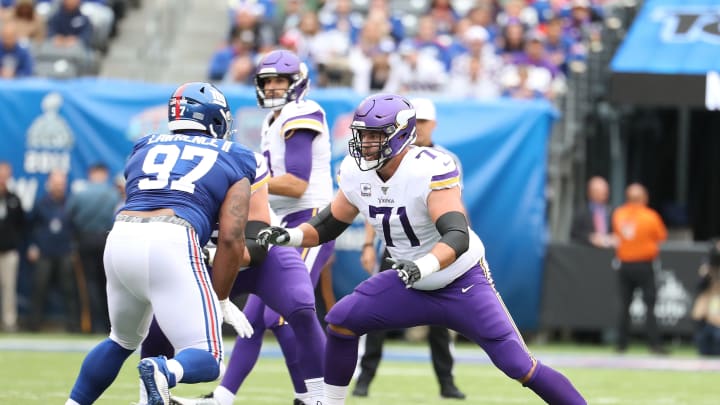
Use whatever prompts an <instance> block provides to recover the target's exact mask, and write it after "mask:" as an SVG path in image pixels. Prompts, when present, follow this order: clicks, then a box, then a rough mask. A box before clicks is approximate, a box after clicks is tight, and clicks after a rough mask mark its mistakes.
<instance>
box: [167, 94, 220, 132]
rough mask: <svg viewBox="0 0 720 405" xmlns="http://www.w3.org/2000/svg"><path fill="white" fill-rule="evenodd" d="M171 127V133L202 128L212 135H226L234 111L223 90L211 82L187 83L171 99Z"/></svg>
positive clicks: (169, 112)
mask: <svg viewBox="0 0 720 405" xmlns="http://www.w3.org/2000/svg"><path fill="white" fill-rule="evenodd" d="M168 107H169V109H168V128H169V129H170V131H172V132H177V131H183V130H191V131H192V130H194V131H203V132H205V133H206V134H207V135H208V136H212V137H213V138H221V139H223V138H227V137H228V136H229V135H230V128H231V127H232V113H231V112H230V108H228V103H227V100H226V99H225V96H224V95H223V93H222V92H221V91H220V90H218V89H217V88H216V87H215V86H213V85H212V84H210V83H203V82H191V83H185V84H183V85H181V86H180V87H178V88H177V90H175V92H173V95H172V96H171V97H170V100H169V101H168Z"/></svg>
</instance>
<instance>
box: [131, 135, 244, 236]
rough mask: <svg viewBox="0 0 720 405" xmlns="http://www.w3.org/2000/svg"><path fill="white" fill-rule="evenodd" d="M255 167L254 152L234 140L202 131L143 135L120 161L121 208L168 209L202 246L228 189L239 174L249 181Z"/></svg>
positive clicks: (140, 209)
mask: <svg viewBox="0 0 720 405" xmlns="http://www.w3.org/2000/svg"><path fill="white" fill-rule="evenodd" d="M255 167H256V165H255V156H254V155H253V153H252V152H251V151H250V150H248V149H247V148H245V147H243V146H241V145H240V144H237V143H233V142H230V141H226V140H223V139H217V138H211V137H208V136H205V135H192V134H153V135H148V136H146V137H144V138H142V139H139V140H138V141H137V142H136V143H135V146H134V148H133V151H132V154H131V155H130V157H129V158H128V162H127V164H126V166H125V178H126V180H127V182H126V190H127V198H126V203H125V205H124V206H123V207H122V208H121V210H132V211H151V210H156V209H160V208H171V209H173V210H174V211H175V215H177V216H179V217H181V218H183V219H185V220H187V221H188V222H190V224H192V226H193V228H195V231H196V232H197V233H198V237H199V239H200V243H201V245H205V243H207V241H208V239H210V233H211V231H212V224H215V223H216V222H217V221H218V211H219V210H220V206H221V204H222V202H223V201H224V199H225V194H226V193H227V190H228V189H229V188H230V187H231V186H232V185H233V184H235V183H236V182H238V181H239V180H241V179H243V178H247V179H248V180H249V181H250V183H252V182H253V181H254V180H255Z"/></svg>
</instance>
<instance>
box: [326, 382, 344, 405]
mask: <svg viewBox="0 0 720 405" xmlns="http://www.w3.org/2000/svg"><path fill="white" fill-rule="evenodd" d="M347 389H348V387H347V385H345V386H338V385H330V384H328V383H325V401H324V402H323V403H322V404H323V405H344V404H345V396H346V395H347Z"/></svg>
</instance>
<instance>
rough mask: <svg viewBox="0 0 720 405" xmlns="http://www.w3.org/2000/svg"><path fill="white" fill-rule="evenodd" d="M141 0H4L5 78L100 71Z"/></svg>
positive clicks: (0, 24)
mask: <svg viewBox="0 0 720 405" xmlns="http://www.w3.org/2000/svg"><path fill="white" fill-rule="evenodd" d="M131 5H137V1H136V0H0V37H1V38H0V42H1V46H0V75H2V77H3V78H6V79H7V78H14V77H27V76H49V77H65V78H66V77H75V76H81V75H95V74H97V73H98V70H99V58H100V56H101V55H102V54H103V53H104V52H106V51H107V49H108V45H109V43H110V41H111V39H112V38H113V36H115V34H116V32H117V23H118V22H119V21H120V19H122V18H123V16H124V15H125V10H126V9H127V8H128V7H129V6H131Z"/></svg>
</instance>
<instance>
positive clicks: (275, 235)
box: [257, 226, 290, 249]
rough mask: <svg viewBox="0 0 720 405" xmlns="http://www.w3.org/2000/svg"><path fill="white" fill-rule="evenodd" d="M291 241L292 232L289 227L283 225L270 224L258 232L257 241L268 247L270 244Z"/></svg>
mask: <svg viewBox="0 0 720 405" xmlns="http://www.w3.org/2000/svg"><path fill="white" fill-rule="evenodd" d="M288 242H290V234H289V233H288V231H287V229H285V228H283V227H281V226H268V227H267V228H263V229H261V230H260V232H258V234H257V243H258V244H259V245H260V246H262V247H264V248H265V249H267V248H268V245H281V246H282V245H286V244H287V243H288Z"/></svg>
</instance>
